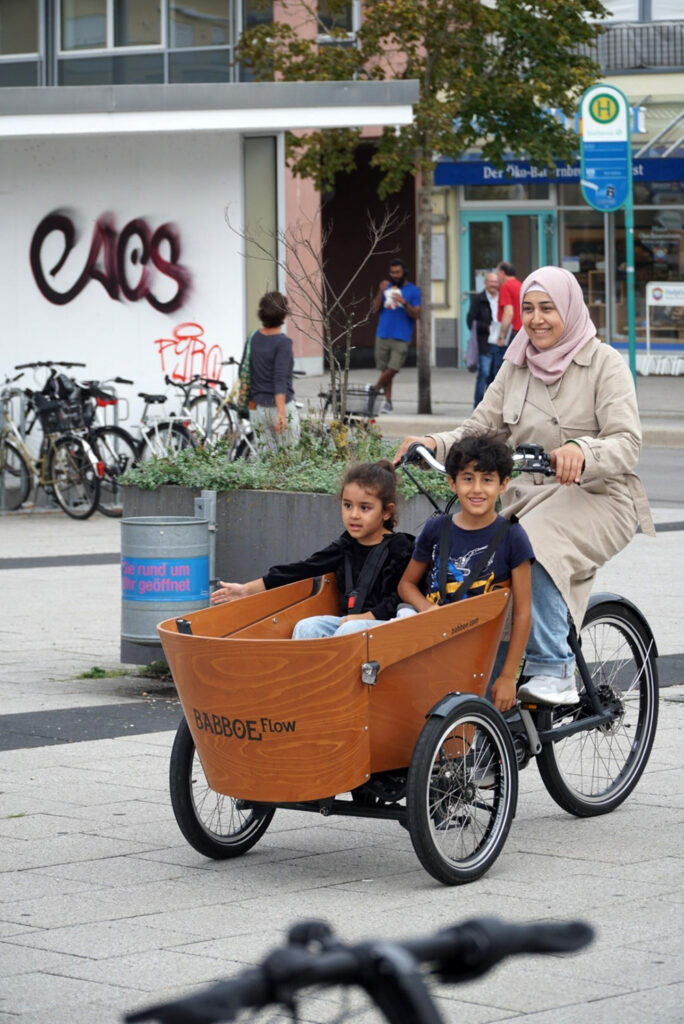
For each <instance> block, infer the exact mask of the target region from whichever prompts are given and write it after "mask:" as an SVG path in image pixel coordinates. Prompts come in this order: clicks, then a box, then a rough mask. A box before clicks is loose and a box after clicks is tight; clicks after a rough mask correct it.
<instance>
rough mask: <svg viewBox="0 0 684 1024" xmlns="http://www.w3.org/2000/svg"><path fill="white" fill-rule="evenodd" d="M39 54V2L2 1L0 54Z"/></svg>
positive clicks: (22, 0) (27, 0)
mask: <svg viewBox="0 0 684 1024" xmlns="http://www.w3.org/2000/svg"><path fill="white" fill-rule="evenodd" d="M29 53H38V2H37V0H2V3H0V54H1V55H2V56H3V57H8V56H13V55H15V54H29Z"/></svg>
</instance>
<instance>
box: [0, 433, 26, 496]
mask: <svg viewBox="0 0 684 1024" xmlns="http://www.w3.org/2000/svg"><path fill="white" fill-rule="evenodd" d="M30 490H31V473H30V471H29V468H28V466H27V465H26V460H25V458H24V456H23V455H22V454H21V452H20V451H19V449H18V448H17V447H16V446H15V445H14V444H13V443H12V442H11V441H8V440H5V439H3V440H2V441H0V511H6V512H14V511H15V509H18V508H19V507H20V506H21V505H23V504H24V502H25V501H26V499H27V498H28V496H29V491H30Z"/></svg>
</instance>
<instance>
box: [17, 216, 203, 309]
mask: <svg viewBox="0 0 684 1024" xmlns="http://www.w3.org/2000/svg"><path fill="white" fill-rule="evenodd" d="M55 231H56V232H58V233H59V234H61V235H62V236H63V239H64V248H63V249H62V254H61V256H60V257H59V259H58V260H57V262H56V263H55V265H54V266H53V267H52V269H51V270H50V271H48V276H49V277H51V278H56V277H57V276H58V274H59V272H60V271H61V269H62V267H63V266H64V264H65V263H66V261H67V259H68V257H69V254H70V252H71V250H72V249H73V248H74V245H75V244H76V229H75V227H74V224H73V221H72V220H71V219H70V218H69V217H67V216H66V215H65V214H63V213H49V214H48V215H47V217H44V218H43V220H42V221H41V222H40V224H39V225H38V227H37V228H36V230H35V231H34V233H33V238H32V239H31V253H30V260H31V270H32V271H33V276H34V278H35V281H36V284H37V285H38V287H39V289H40V291H41V292H42V294H43V295H44V296H45V298H46V299H47V300H48V301H49V302H53V303H54V304H55V305H57V306H65V305H66V304H67V303H68V302H71V301H72V299H75V298H76V296H77V295H79V294H80V293H81V292H82V291H83V289H84V288H85V286H86V285H87V284H88V282H89V281H91V280H92V281H99V282H100V284H101V285H102V286H103V288H104V289H105V291H106V292H107V294H108V295H109V296H110V298H112V299H118V298H119V293H120V292H121V293H122V294H123V296H124V298H126V299H128V301H129V302H137V301H138V299H147V301H148V302H149V304H150V305H151V306H153V307H154V309H158V310H159V312H160V313H173V312H174V311H175V310H177V309H180V307H181V306H182V305H183V303H184V302H185V299H186V297H187V294H188V291H189V288H190V282H191V276H190V272H189V270H188V269H187V267H184V266H182V265H181V264H180V263H179V262H178V260H179V258H180V240H179V238H178V234H177V232H176V230H175V228H174V227H173V225H171V224H162V225H161V227H158V228H157V230H156V231H154V232H152V230H151V228H150V227H149V226H148V224H147V222H146V221H145V220H143V219H142V218H141V217H136V218H135V219H134V220H130V221H129V222H128V224H126V226H125V227H124V228H123V230H122V231H121V232H120V233H119V234H117V230H116V227H115V225H114V218H113V216H112V215H111V214H109V213H104V214H103V215H102V216H101V217H99V218H98V219H97V220H96V222H95V227H94V229H93V236H92V238H91V241H90V251H89V252H88V258H87V259H86V263H85V266H84V268H83V270H82V272H81V274H80V276H79V278H78V279H77V280H76V282H75V283H74V284H72V285H71V287H70V288H67V289H66V291H58V290H57V289H56V288H53V286H52V284H51V283H50V282H49V281H48V276H46V274H45V271H44V270H43V263H42V259H41V250H42V248H43V243H44V242H45V240H46V238H47V237H48V235H51V234H52V233H53V232H55ZM134 241H135V242H137V244H131V243H133V242H134ZM164 245H166V246H167V247H168V250H167V251H168V255H169V256H170V257H171V258H170V259H166V258H165V256H164V255H163V253H162V249H163V247H164ZM150 264H152V266H153V267H155V268H156V269H157V270H158V271H159V273H160V274H162V275H164V276H165V277H168V278H170V279H171V280H172V281H175V282H176V286H177V288H176V294H175V295H174V296H173V297H172V298H170V299H167V300H166V301H163V300H162V299H160V298H158V297H157V296H156V295H155V294H154V292H153V290H152V285H153V276H154V275H153V273H152V272H151V269H150ZM132 269H135V276H136V277H137V281H136V283H131V280H130V278H131V276H133V275H132V274H131V271H132Z"/></svg>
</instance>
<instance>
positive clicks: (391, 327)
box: [375, 282, 420, 343]
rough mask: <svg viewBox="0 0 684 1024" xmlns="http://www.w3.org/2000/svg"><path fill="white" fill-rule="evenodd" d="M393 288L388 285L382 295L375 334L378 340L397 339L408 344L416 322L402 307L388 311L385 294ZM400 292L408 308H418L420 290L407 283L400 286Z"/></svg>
mask: <svg viewBox="0 0 684 1024" xmlns="http://www.w3.org/2000/svg"><path fill="white" fill-rule="evenodd" d="M393 287H394V285H390V286H389V288H385V291H384V292H383V293H382V309H381V311H380V319H379V320H378V329H377V331H376V332H375V334H376V337H378V338H397V339H398V340H399V341H405V342H407V343H409V342H410V341H411V338H412V337H413V328H414V326H415V323H416V321H415V320H412V319H411V317H410V316H409V315H408V313H407V312H406V310H405V309H404V307H403V306H397V307H396V309H390V308H389V307H388V306H387V305H386V302H387V301H388V299H387V293H388V292H389V291H391V289H392V288H393ZM400 291H401V294H402V296H403V298H404V299H405V301H406V302H408V304H409V306H420V288H419V287H418V286H417V285H415V284H410V283H409V282H407V283H406V284H404V285H402V286H401V289H400Z"/></svg>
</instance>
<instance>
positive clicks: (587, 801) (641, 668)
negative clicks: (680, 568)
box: [537, 601, 658, 818]
mask: <svg viewBox="0 0 684 1024" xmlns="http://www.w3.org/2000/svg"><path fill="white" fill-rule="evenodd" d="M601 623H604V624H605V625H606V626H613V627H616V628H618V629H619V630H621V631H622V636H623V639H624V641H625V643H626V644H627V646H628V647H629V649H630V651H631V654H632V657H633V658H634V660H635V663H636V665H635V673H634V683H636V684H638V711H637V714H636V726H632V724H631V719H630V721H628V722H627V723H626V724H625V719H626V716H627V714H628V712H629V707H630V705H629V704H628V703H626V702H625V701H624V700H622V701H621V703H622V705H623V714H622V715H621V716H619V718H616V720H615V724H614V726H611V728H610V729H608V728H605V727H599V728H598V729H592V730H587V732H580V733H575V734H574V735H573V736H569V737H568V738H567V739H566V740H564V741H563V740H561V741H559V743H545V744H544V745H543V746H542V749H541V752H540V753H539V755H538V757H537V765H538V767H539V774H540V775H541V778H542V781H543V783H544V785H545V786H546V789H547V791H548V793H549V795H550V796H551V797H552V798H553V799H554V800H555V802H556V803H557V804H558V805H559V806H560V807H562V808H563V810H565V811H567V812H568V813H569V814H574V815H575V816H576V817H579V818H589V817H595V816H596V815H599V814H608V813H609V812H610V811H613V810H614V809H615V808H616V807H618V806H619V805H620V804H621V803H622V802H623V801H624V800H626V799H627V797H628V796H629V794H630V793H631V792H632V790H633V789H634V787H635V786H636V785H637V783H638V781H639V779H640V778H641V775H642V774H643V771H644V769H645V767H646V765H647V763H648V759H649V756H650V753H651V750H652V747H653V741H654V739H655V734H656V729H657V726H658V667H657V665H656V659H655V656H654V650H653V638H652V636H651V635H650V632H649V631H648V630H647V629H646V627H645V626H644V624H643V622H642V621H641V619H640V617H639V616H638V615H637V614H636V613H635V612H634V611H632V610H631V609H630V608H628V607H627V606H626V605H623V604H620V603H618V602H614V601H613V602H611V601H604V602H601V603H599V604H595V605H593V606H592V607H591V608H589V609H588V610H587V614H586V615H585V617H584V622H583V623H582V630H581V631H580V641H581V642H582V649H583V653H584V654H585V657H587V655H588V654H589V651H588V650H587V649H588V647H589V642H588V636H587V633H588V630H589V629H591V628H592V627H593V628H596V627H597V626H599V625H600V624H601ZM637 658H638V659H639V661H638V662H637ZM592 664H593V663H592ZM597 664H598V663H597ZM606 665H607V666H608V669H606V668H605V666H606ZM618 671H619V665H618V663H617V662H616V660H615V659H613V660H611V661H608V660H604V661H602V662H601V663H600V664H598V667H597V668H596V669H595V670H594V672H593V673H592V678H593V679H594V684H595V685H598V686H601V684H605V685H606V686H611V682H610V681H609V678H610V674H611V673H612V675H613V679H612V689H613V691H614V692H615V689H616V687H617V672H618ZM626 675H629V670H627V673H626ZM576 678H577V679H578V680H579V676H577V677H576ZM620 692H622V691H620ZM629 692H635V691H634V687H632V688H631V689H630V690H628V693H629ZM583 714H584V715H588V714H591V709H590V707H589V706H588V703H587V701H586V700H582V701H581V703H580V706H579V709H574V708H569V709H568V708H565V709H562V710H558V711H553V710H549V711H545V712H541V713H539V715H538V729H539V730H540V731H542V730H550V729H552V728H553V725H554V723H555V722H560V721H561V720H562V721H566V722H567V721H570V720H572V719H573V718H576V717H577V716H579V715H583ZM632 728H634V738H633V740H631V739H630V738H629V736H630V733H631V730H632ZM620 730H622V731H623V733H624V735H622V736H621V733H620ZM621 738H622V739H623V746H624V747H627V746H629V752H628V755H627V757H626V759H625V765H624V768H623V769H622V770H621V771H620V772H619V774H618V776H617V778H616V779H615V780H614V781H612V783H611V784H610V785H609V786H607V788H606V789H605V790H603V791H601V792H598V793H595V794H586V793H582V792H578V790H577V789H576V788H575V787H574V786H573V785H571V784H570V782H569V780H568V778H567V776H568V775H569V773H570V769H567V770H566V769H564V768H563V767H562V764H561V757H562V753H561V752H562V751H563V750H564V747H563V746H561V744H570V743H574V744H592V743H593V744H596V743H599V742H602V741H603V743H602V749H601V753H600V756H599V761H598V762H597V761H596V758H597V751H596V750H594V752H593V753H592V754H591V760H592V761H593V762H594V763H597V764H600V766H601V768H602V769H604V770H606V771H608V768H609V765H610V763H611V760H614V758H613V753H612V751H611V749H610V748H611V746H612V747H613V748H618V746H619V740H620V739H621ZM604 748H605V749H604ZM569 750H570V748H569V747H568V751H569ZM581 752H582V751H581V750H580V753H581ZM590 753H591V748H590ZM618 753H619V750H618ZM580 772H581V775H580V777H582V778H584V779H587V777H588V774H587V772H586V771H584V769H580Z"/></svg>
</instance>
